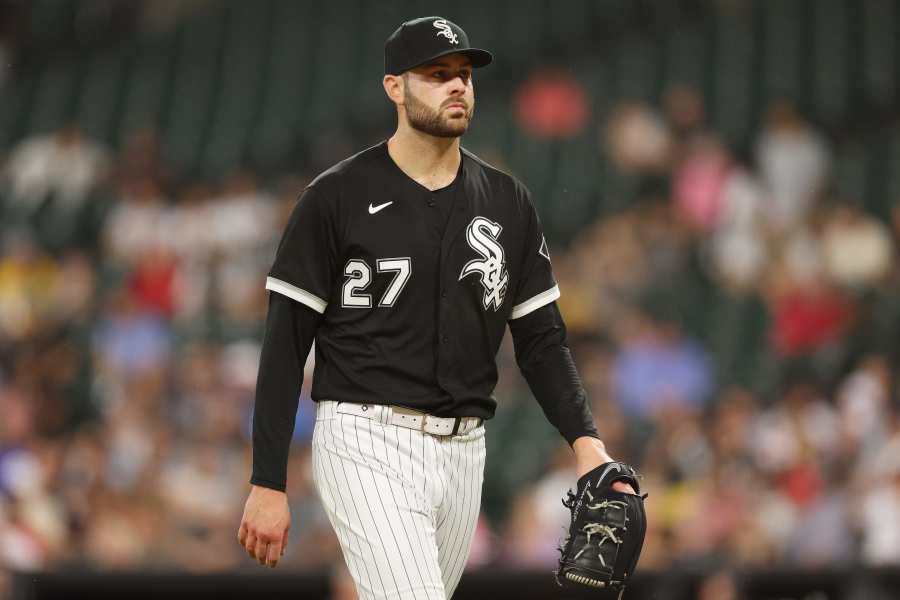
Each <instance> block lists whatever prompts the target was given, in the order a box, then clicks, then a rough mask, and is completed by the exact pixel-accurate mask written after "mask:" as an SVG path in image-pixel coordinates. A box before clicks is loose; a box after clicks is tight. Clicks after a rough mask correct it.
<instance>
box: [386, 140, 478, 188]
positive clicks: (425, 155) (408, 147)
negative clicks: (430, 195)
mask: <svg viewBox="0 0 900 600" xmlns="http://www.w3.org/2000/svg"><path fill="white" fill-rule="evenodd" d="M388 154H389V155H390V157H391V158H392V159H393V161H394V162H395V163H396V164H397V166H398V167H400V170H402V171H403V172H404V173H406V174H407V175H408V176H409V177H410V178H411V179H413V180H414V181H416V182H417V183H419V184H420V185H423V186H425V187H426V188H428V189H430V190H436V189H439V188H442V187H446V186H448V185H450V183H451V182H452V181H453V180H454V179H455V178H456V173H457V171H458V170H459V161H460V160H462V157H461V156H460V153H459V138H458V137H457V138H439V137H434V136H431V135H427V134H424V133H422V132H420V131H416V130H415V129H413V128H411V127H398V128H397V131H396V132H395V133H394V135H393V136H391V138H390V139H389V140H388Z"/></svg>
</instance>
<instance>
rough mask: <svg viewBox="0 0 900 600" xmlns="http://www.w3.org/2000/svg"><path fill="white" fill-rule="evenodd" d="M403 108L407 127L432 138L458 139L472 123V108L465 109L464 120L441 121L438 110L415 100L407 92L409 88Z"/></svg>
mask: <svg viewBox="0 0 900 600" xmlns="http://www.w3.org/2000/svg"><path fill="white" fill-rule="evenodd" d="M404 106H405V107H406V120H407V121H408V122H409V126H410V127H412V128H413V129H416V130H418V131H421V132H422V133H425V134H428V135H431V136H434V137H442V138H455V137H459V136H461V135H462V134H464V133H465V132H466V130H467V129H468V128H469V123H470V122H471V121H472V113H473V108H472V107H469V108H467V109H465V113H466V118H465V119H453V120H449V119H443V118H441V113H440V111H439V110H438V111H435V110H432V109H431V108H430V107H428V106H427V105H426V104H425V103H424V102H422V101H421V100H419V99H418V98H416V97H415V96H414V95H413V94H412V93H411V92H410V91H409V88H407V89H406V98H405V101H404Z"/></svg>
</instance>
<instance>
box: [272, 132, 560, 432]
mask: <svg viewBox="0 0 900 600" xmlns="http://www.w3.org/2000/svg"><path fill="white" fill-rule="evenodd" d="M461 152H462V161H461V164H460V169H459V172H458V173H457V177H456V178H455V179H454V181H453V183H452V184H450V185H449V186H447V187H445V188H442V189H440V190H436V191H430V190H428V189H427V188H425V187H424V186H422V185H420V184H419V183H417V182H416V181H414V180H413V179H412V178H410V177H409V176H408V175H406V174H405V173H404V172H403V171H402V170H401V169H400V168H399V167H398V166H397V165H396V163H394V161H393V159H392V158H391V157H390V155H389V154H388V150H387V143H386V142H382V143H381V144H378V145H377V146H374V147H372V148H369V149H367V150H364V151H363V152H361V153H359V154H356V155H354V156H352V157H350V158H348V159H347V160H344V161H342V162H340V163H338V164H337V165H335V166H334V167H332V168H331V169H329V170H328V171H326V172H324V173H323V174H321V175H320V176H319V177H317V178H316V179H315V180H314V181H313V182H312V183H310V184H309V186H308V187H307V188H306V190H305V191H304V192H303V194H302V196H301V198H300V200H299V201H298V203H297V206H296V207H295V209H294V211H293V213H292V215H291V217H290V220H289V222H288V225H287V228H286V229H285V232H284V235H283V237H282V240H281V242H280V244H279V247H278V252H277V255H276V258H275V263H274V265H273V267H272V269H271V271H270V272H269V276H268V277H267V279H266V288H268V289H269V290H272V291H274V292H278V293H280V294H283V295H285V296H288V297H290V298H292V299H294V300H296V301H298V302H301V303H303V304H304V305H306V306H308V307H310V308H312V309H313V310H315V311H317V312H319V313H322V315H323V317H322V320H321V323H320V325H319V327H318V330H317V332H316V345H315V348H316V367H315V373H314V377H313V389H312V396H313V399H314V400H323V399H331V400H340V401H345V402H359V403H376V404H399V405H404V406H408V407H411V408H416V409H419V410H423V411H427V412H430V413H432V414H436V415H440V416H480V417H483V418H490V417H491V416H493V414H494V410H495V408H496V402H495V400H494V399H493V397H492V395H491V394H492V391H493V389H494V386H495V385H496V382H497V369H496V364H495V357H496V354H497V350H498V349H499V346H500V343H501V340H502V338H503V335H504V331H505V328H506V325H507V322H508V321H510V320H512V319H517V318H520V317H523V316H525V315H527V314H529V313H530V312H532V311H534V310H536V309H538V308H540V307H542V306H545V305H547V304H549V303H551V302H553V301H554V300H556V299H557V298H558V297H559V288H558V287H557V284H556V281H555V280H554V277H553V271H552V268H551V263H550V256H549V253H548V252H547V247H546V243H545V242H544V236H543V233H542V230H541V225H540V221H539V219H538V216H537V213H536V212H535V209H534V207H533V205H532V202H531V199H530V197H529V192H528V190H527V189H526V188H525V186H524V185H522V184H521V183H520V182H519V181H517V180H516V179H515V178H513V177H512V176H510V175H508V174H506V173H503V172H502V171H499V170H497V169H495V168H493V167H491V166H490V165H488V164H486V163H485V162H483V161H482V160H480V159H479V158H477V157H476V156H474V155H473V154H471V153H469V152H468V151H466V150H462V151H461Z"/></svg>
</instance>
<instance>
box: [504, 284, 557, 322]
mask: <svg viewBox="0 0 900 600" xmlns="http://www.w3.org/2000/svg"><path fill="white" fill-rule="evenodd" d="M557 298H559V286H558V285H554V286H553V287H552V288H550V289H549V290H546V291H544V292H541V293H540V294H538V295H537V296H534V297H532V298H529V299H528V300H526V301H525V302H522V303H520V304H516V305H515V306H513V309H512V315H510V317H509V320H510V321H512V320H513V319H518V318H519V317H524V316H525V315H527V314H528V313H530V312H534V311H536V310H537V309H539V308H540V307H542V306H545V305H547V304H550V303H551V302H553V301H554V300H556V299H557Z"/></svg>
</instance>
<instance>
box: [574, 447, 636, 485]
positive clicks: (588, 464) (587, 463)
mask: <svg viewBox="0 0 900 600" xmlns="http://www.w3.org/2000/svg"><path fill="white" fill-rule="evenodd" d="M572 449H573V450H574V451H575V460H576V473H577V475H578V477H581V476H582V475H584V474H585V473H588V472H589V471H591V470H592V469H594V468H596V467H598V466H600V465H602V464H604V463H608V462H612V461H613V459H612V457H611V456H610V455H609V454H608V453H607V452H606V445H605V444H604V443H603V442H602V441H600V440H598V439H597V438H593V437H587V436H583V437H580V438H578V439H577V440H575V443H574V444H573V446H572ZM610 487H612V489H614V490H615V491H617V492H622V493H625V494H634V493H635V491H634V488H633V487H631V484H629V483H626V482H624V481H615V482H613V484H612V486H610Z"/></svg>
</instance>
